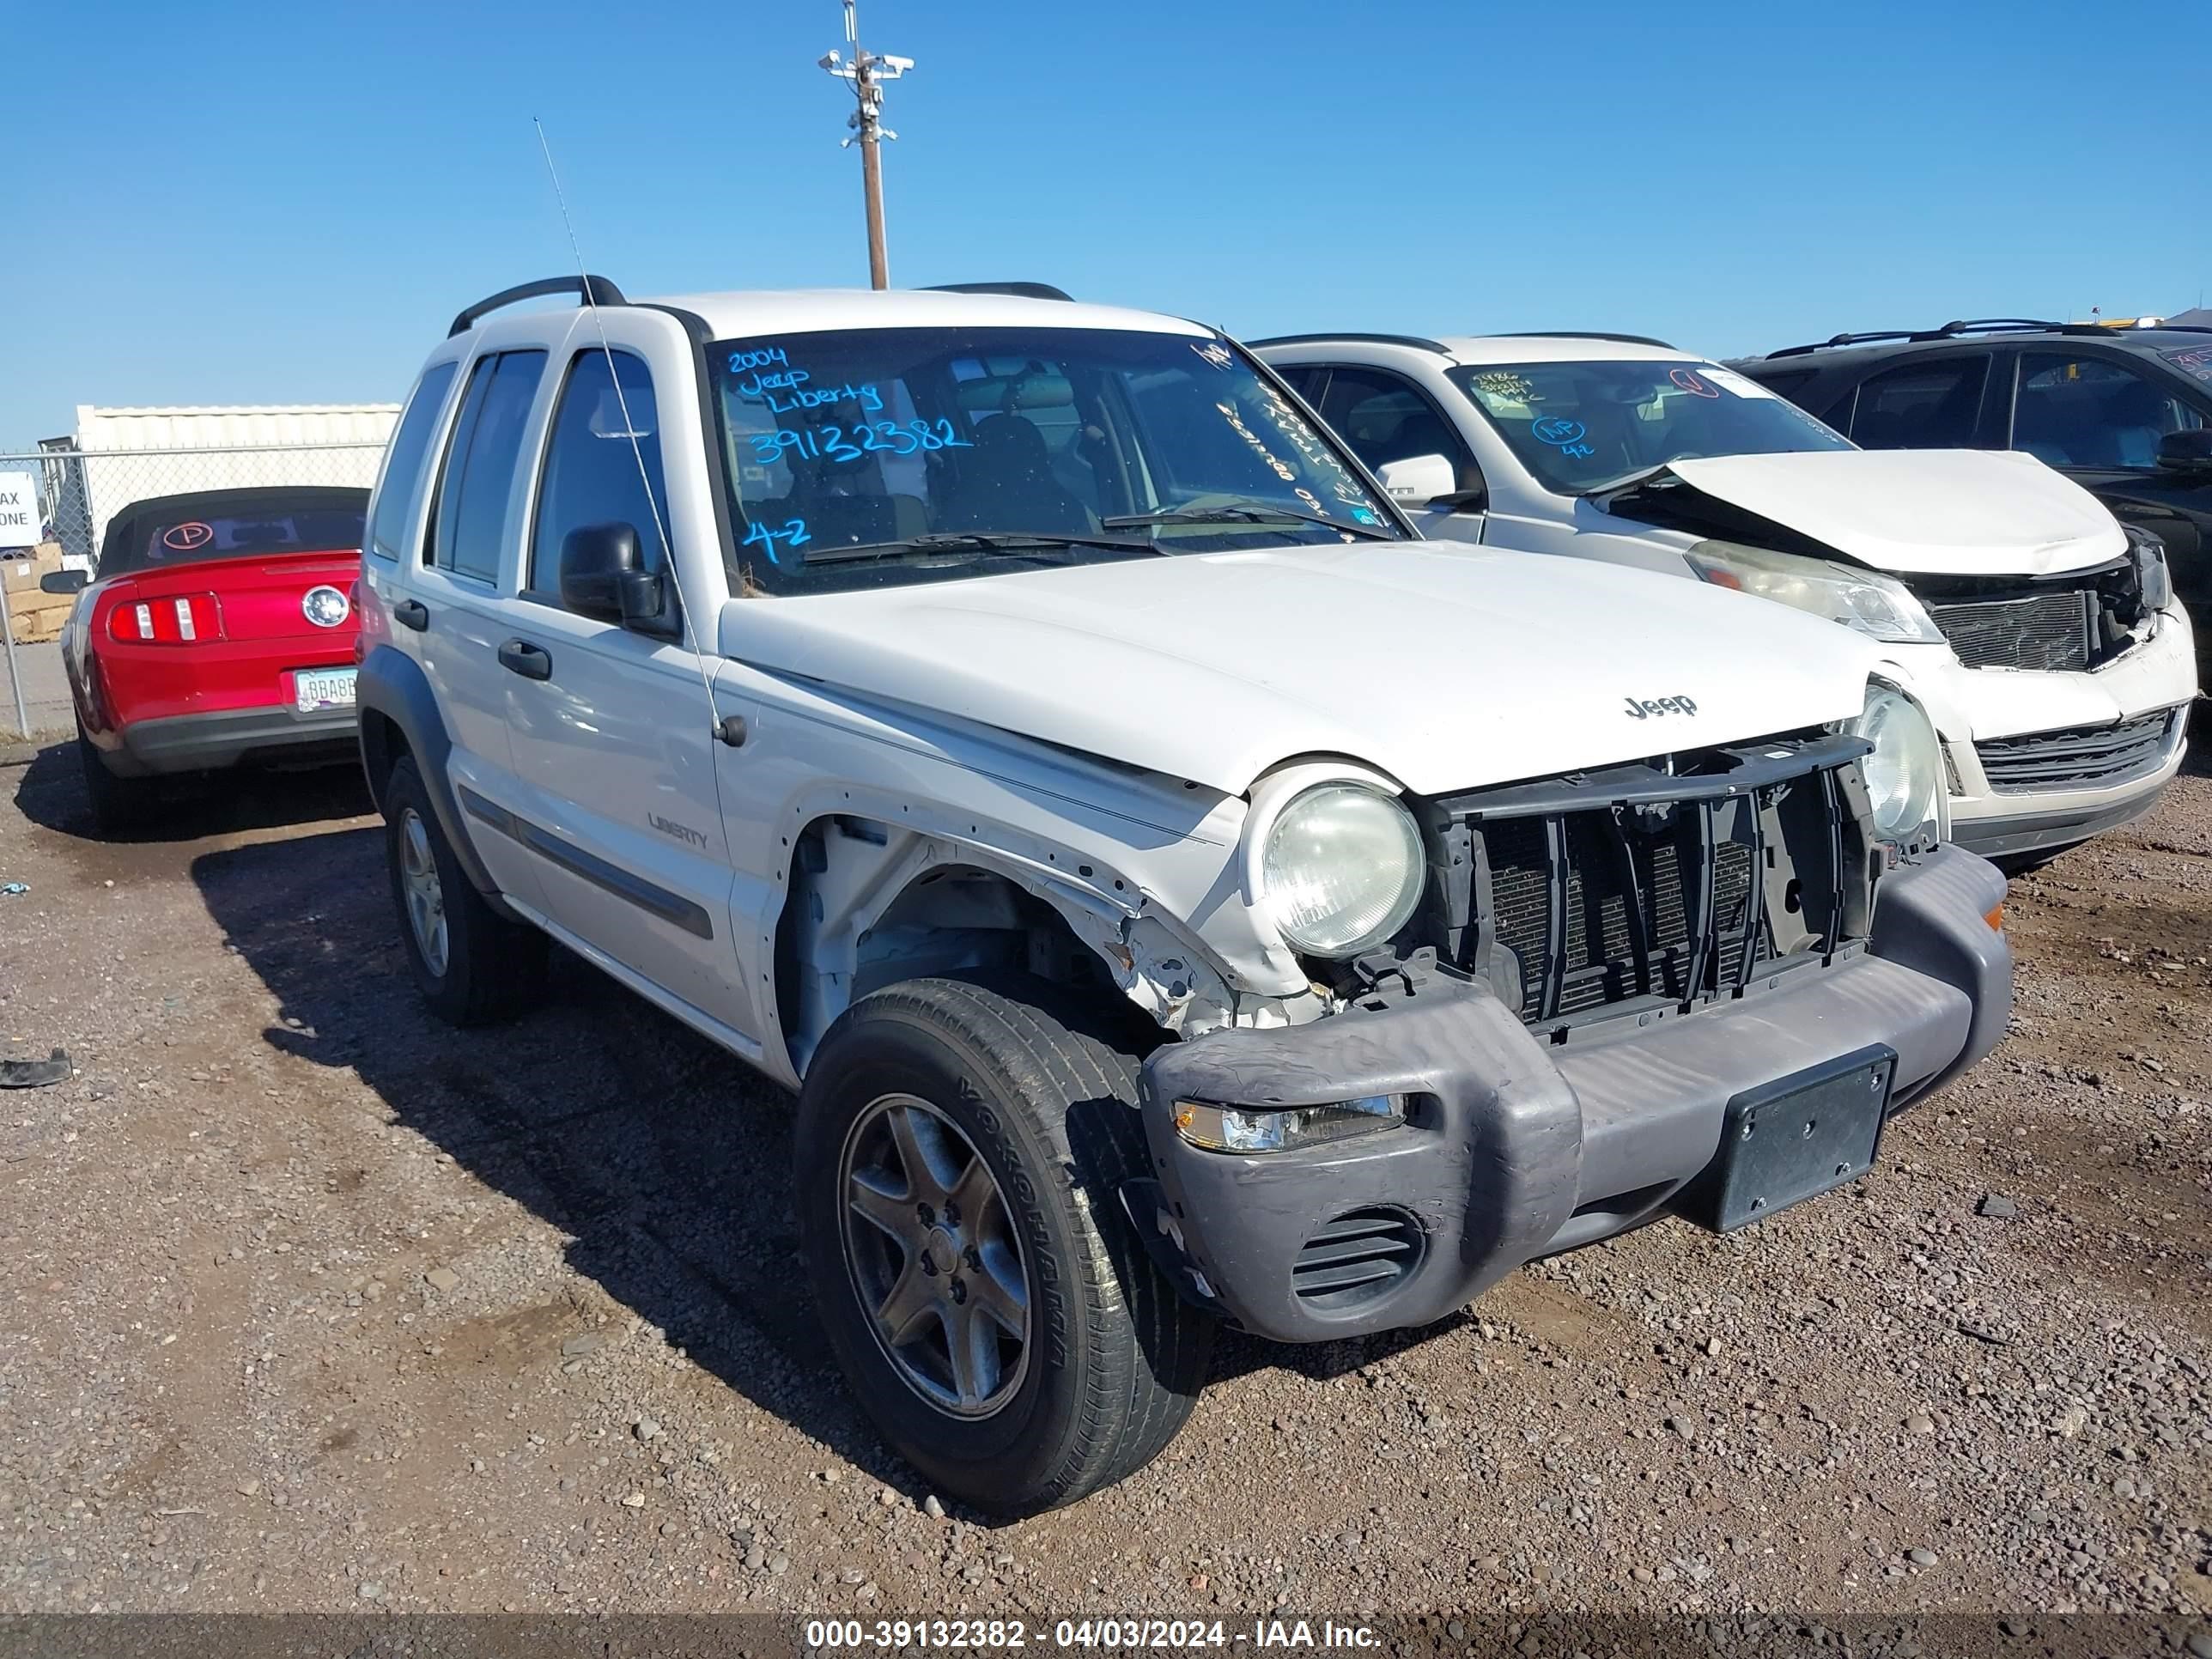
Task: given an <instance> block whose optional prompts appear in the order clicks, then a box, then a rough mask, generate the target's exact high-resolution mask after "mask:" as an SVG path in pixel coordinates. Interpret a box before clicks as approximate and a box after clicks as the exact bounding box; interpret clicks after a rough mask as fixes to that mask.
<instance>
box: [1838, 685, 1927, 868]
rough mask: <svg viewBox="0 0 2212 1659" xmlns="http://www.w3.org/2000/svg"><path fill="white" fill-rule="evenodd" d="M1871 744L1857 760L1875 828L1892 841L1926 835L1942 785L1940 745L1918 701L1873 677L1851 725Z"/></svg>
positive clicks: (1908, 842)
mask: <svg viewBox="0 0 2212 1659" xmlns="http://www.w3.org/2000/svg"><path fill="white" fill-rule="evenodd" d="M1851 730H1852V731H1854V732H1857V734H1858V735H1859V736H1860V737H1863V738H1865V739H1867V741H1868V742H1869V743H1871V744H1874V752H1873V753H1872V754H1870V755H1868V756H1865V757H1863V758H1862V759H1861V760H1860V762H1859V772H1860V775H1861V776H1863V778H1865V780H1866V787H1867V794H1868V795H1869V798H1871V799H1872V801H1873V804H1874V827H1875V834H1876V835H1877V836H1880V837H1881V839H1882V840H1884V841H1886V842H1891V843H1893V844H1895V845H1899V846H1910V845H1911V844H1913V843H1914V842H1920V841H1932V840H1933V839H1934V838H1935V836H1936V807H1937V805H1938V799H1939V797H1940V795H1941V793H1942V787H1943V751H1942V747H1941V746H1940V745H1939V744H1938V743H1937V742H1936V727H1935V726H1934V725H1933V724H1931V723H1930V722H1929V719H1928V716H1927V714H1925V713H1924V712H1923V710H1922V708H1921V707H1920V705H1919V704H1918V703H1917V702H1913V701H1912V699H1911V698H1910V697H1908V696H1905V694H1904V693H1903V692H1902V691H1899V690H1896V689H1895V688H1894V687H1893V686H1887V685H1884V684H1881V682H1880V681H1878V680H1877V681H1875V682H1873V683H1871V684H1869V685H1868V687H1867V695H1866V707H1865V708H1863V710H1861V711H1860V714H1859V717H1858V719H1857V720H1856V721H1855V722H1854V723H1853V724H1852V726H1851Z"/></svg>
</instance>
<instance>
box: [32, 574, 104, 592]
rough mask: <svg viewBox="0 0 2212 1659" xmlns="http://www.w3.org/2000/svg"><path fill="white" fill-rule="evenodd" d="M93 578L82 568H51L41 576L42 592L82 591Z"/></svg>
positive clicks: (40, 589) (40, 588) (40, 587)
mask: <svg viewBox="0 0 2212 1659" xmlns="http://www.w3.org/2000/svg"><path fill="white" fill-rule="evenodd" d="M91 580H92V578H91V577H89V576H88V575H86V574H84V572H83V571H82V570H49V571H48V572H46V574H45V575H43V576H41V577H40V578H39V591H40V592H41V593H82V592H83V591H84V590H85V588H86V586H88V585H89V584H90V582H91Z"/></svg>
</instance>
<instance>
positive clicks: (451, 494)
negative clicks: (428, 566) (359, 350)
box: [422, 351, 545, 582]
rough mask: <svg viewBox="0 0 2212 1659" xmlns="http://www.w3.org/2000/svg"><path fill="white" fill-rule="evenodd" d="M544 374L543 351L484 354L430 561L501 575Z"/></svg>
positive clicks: (465, 404)
mask: <svg viewBox="0 0 2212 1659" xmlns="http://www.w3.org/2000/svg"><path fill="white" fill-rule="evenodd" d="M544 373H545V354H544V352H542V351H502V352H501V353H500V354H499V355H498V356H495V357H479V358H478V359H477V365H476V367H475V368H473V369H471V371H470V372H469V389H468V393H467V395H466V397H465V398H463V399H462V402H461V413H460V418H459V420H457V421H455V422H453V442H452V443H451V444H449V445H448V446H447V451H446V472H445V477H443V478H442V479H441V480H440V482H439V486H438V501H437V505H436V507H435V510H434V513H433V515H432V516H433V520H434V523H433V526H432V534H431V537H430V538H429V540H428V543H427V544H425V545H424V547H423V550H422V556H423V558H424V560H425V561H426V562H432V563H435V564H436V565H437V566H438V567H439V568H441V569H445V570H450V571H452V572H453V574H455V575H459V576H470V577H473V578H474V579H475V580H477V581H484V582H488V581H494V580H497V579H498V576H499V556H500V548H501V535H502V532H504V531H505V529H506V527H507V497H508V495H509V494H510V493H511V492H512V490H513V484H514V463H515V459H516V458H517V457H518V456H520V454H521V453H522V431H523V428H524V426H525V425H526V423H527V422H528V421H529V418H530V403H531V399H532V398H535V397H536V396H537V395H538V380H539V379H540V378H541V377H542V376H543V375H544Z"/></svg>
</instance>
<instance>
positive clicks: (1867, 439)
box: [1850, 352, 1990, 449]
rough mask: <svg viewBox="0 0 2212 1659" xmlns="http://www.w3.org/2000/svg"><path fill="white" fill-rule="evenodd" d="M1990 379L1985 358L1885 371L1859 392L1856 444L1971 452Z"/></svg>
mask: <svg viewBox="0 0 2212 1659" xmlns="http://www.w3.org/2000/svg"><path fill="white" fill-rule="evenodd" d="M1989 373H1990V360H1989V357H1988V356H1987V355H1986V354H1984V353H1982V352H1965V353H1961V352H1947V353H1945V354H1944V355H1943V356H1942V357H1940V358H1936V359H1935V360H1933V361H1930V362H1917V363H1905V364H1903V365H1901V366H1900V367H1899V368H1892V369H1887V370H1885V371H1884V372H1883V373H1881V374H1876V375H1875V376H1874V377H1873V378H1872V379H1870V380H1867V381H1866V382H1865V383H1864V384H1863V385H1862V386H1860V387H1859V402H1858V410H1857V413H1855V414H1854V415H1853V416H1851V434H1850V435H1851V439H1852V441H1854V442H1856V443H1857V444H1859V445H1860V446H1861V447H1864V448H1867V449H1968V448H1972V446H1973V442H1974V430H1975V428H1976V426H1977V425H1978V423H1979V420H1980V416H1981V410H1982V384H1983V382H1984V381H1985V380H1988V379H1989Z"/></svg>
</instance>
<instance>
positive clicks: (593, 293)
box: [530, 115, 744, 746]
mask: <svg viewBox="0 0 2212 1659" xmlns="http://www.w3.org/2000/svg"><path fill="white" fill-rule="evenodd" d="M530 125H532V126H533V127H535V128H537V130H538V152H539V154H541V155H544V158H545V174H546V177H548V178H549V179H552V181H553V199H554V201H555V202H556V204H558V205H559V207H560V209H561V226H562V229H564V230H565V231H567V232H568V252H570V253H571V254H572V255H574V258H575V261H576V275H577V276H579V277H580V278H581V279H582V283H583V289H584V306H585V308H586V310H588V311H589V312H590V313H592V327H594V328H595V329H597V330H598V331H599V351H600V354H601V355H602V356H605V358H606V360H607V383H608V384H609V385H610V386H613V387H614V390H615V407H616V408H617V410H619V411H620V412H621V415H622V423H623V437H625V438H627V439H629V453H630V456H631V459H634V460H635V461H636V463H637V481H638V483H639V485H640V486H641V488H642V489H644V491H645V504H646V507H647V509H648V510H650V511H651V513H653V536H654V537H655V538H656V539H657V540H658V541H659V544H660V564H661V568H663V569H664V570H665V571H667V573H668V580H669V581H670V582H671V584H673V585H674V586H675V589H676V608H677V610H678V611H679V612H680V613H681V614H682V617H683V623H684V648H685V649H686V650H688V651H690V653H691V660H692V661H693V662H694V663H695V664H696V665H697V666H698V670H699V686H700V689H701V690H703V691H704V692H706V694H707V719H708V724H709V726H711V727H712V728H713V733H714V736H715V737H716V738H719V739H720V740H721V741H722V742H724V743H726V744H732V745H733V746H734V745H735V744H738V743H741V742H743V741H744V737H743V733H744V720H742V719H740V718H739V717H738V716H737V715H735V714H732V716H730V718H729V719H728V720H724V719H723V718H722V714H721V710H720V709H719V708H716V707H715V705H714V675H713V674H711V673H709V672H708V669H707V653H705V652H704V651H703V650H702V649H701V648H700V645H699V635H698V632H697V629H696V627H695V626H694V623H693V620H692V611H691V605H690V600H688V599H686V598H685V597H684V576H683V573H682V572H681V571H679V570H678V568H676V547H675V544H674V543H673V542H672V541H671V540H670V538H669V535H668V526H667V525H666V524H665V523H664V522H663V521H662V520H661V516H660V498H659V496H658V495H654V494H653V474H652V472H651V471H649V470H648V469H647V466H646V465H645V450H644V447H643V446H641V444H640V443H639V442H638V441H637V422H635V421H633V420H631V419H630V416H629V398H628V397H627V396H625V395H624V394H623V383H622V374H621V372H620V370H619V369H617V367H616V365H615V350H614V347H613V346H612V345H611V344H609V343H608V342H607V323H606V319H605V318H604V317H602V316H601V315H600V314H599V293H598V290H597V289H596V288H595V287H594V285H593V283H592V275H591V272H590V270H588V269H586V266H585V264H584V250H583V246H582V245H581V244H580V243H579V242H578V241H577V240H576V222H575V221H574V219H573V218H571V217H570V216H569V214H568V194H567V192H566V191H563V190H562V188H561V173H560V170H559V169H558V168H556V167H555V166H554V165H553V146H552V145H551V144H550V143H548V142H547V141H546V137H545V124H544V122H543V121H541V120H539V119H538V118H537V117H536V116H534V115H533V116H532V117H531V118H530Z"/></svg>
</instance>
